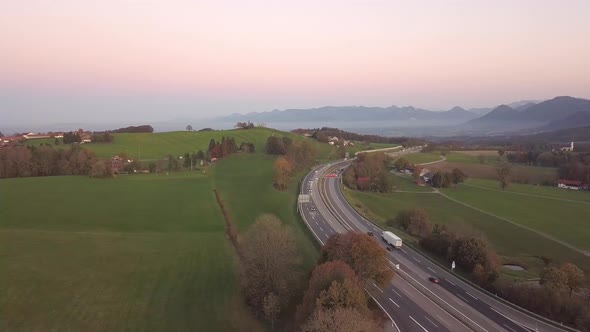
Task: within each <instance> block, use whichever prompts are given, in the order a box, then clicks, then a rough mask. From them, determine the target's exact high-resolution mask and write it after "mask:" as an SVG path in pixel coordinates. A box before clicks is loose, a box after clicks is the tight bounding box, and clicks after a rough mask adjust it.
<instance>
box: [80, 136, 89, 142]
mask: <svg viewBox="0 0 590 332" xmlns="http://www.w3.org/2000/svg"><path fill="white" fill-rule="evenodd" d="M80 139H81V143H92V136H90V135H89V134H83V135H80Z"/></svg>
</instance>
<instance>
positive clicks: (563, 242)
mask: <svg viewBox="0 0 590 332" xmlns="http://www.w3.org/2000/svg"><path fill="white" fill-rule="evenodd" d="M438 193H439V194H440V195H441V196H443V197H445V198H446V199H448V200H451V201H453V202H455V203H458V204H461V205H463V206H466V207H468V208H470V209H473V210H475V211H478V212H481V213H483V214H487V215H488V216H492V217H494V218H497V219H500V220H502V221H505V222H507V223H509V224H512V225H514V226H518V227H520V228H522V229H525V230H527V231H529V232H533V233H535V234H537V235H540V236H542V237H544V238H546V239H548V240H551V241H553V242H556V243H558V244H561V245H562V246H564V247H567V248H569V249H572V250H574V251H577V252H578V253H580V254H582V255H584V256H587V257H588V256H590V252H587V251H584V250H582V249H579V248H577V247H574V246H573V245H571V244H569V243H567V242H565V241H563V240H559V239H557V238H555V237H553V236H551V235H549V234H546V233H543V232H541V231H538V230H536V229H533V228H530V227H528V226H525V225H522V224H520V223H517V222H515V221H512V220H510V219H507V218H504V217H500V216H498V215H496V214H493V213H491V212H487V211H485V210H482V209H480V208H477V207H475V206H473V205H470V204H467V203H465V202H462V201H460V200H458V199H455V198H452V197H450V196H448V195H446V194H444V193H442V192H441V191H439V192H438Z"/></svg>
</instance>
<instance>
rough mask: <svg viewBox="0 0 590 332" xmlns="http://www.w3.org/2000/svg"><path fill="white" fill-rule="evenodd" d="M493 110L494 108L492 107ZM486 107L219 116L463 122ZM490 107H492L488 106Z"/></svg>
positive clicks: (334, 108) (228, 118)
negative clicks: (444, 109) (471, 109)
mask: <svg viewBox="0 0 590 332" xmlns="http://www.w3.org/2000/svg"><path fill="white" fill-rule="evenodd" d="M490 110H491V109H490ZM485 111H486V110H485V109H478V112H480V113H476V112H470V111H467V110H465V109H463V108H461V107H459V106H456V107H453V108H452V109H450V110H448V111H442V112H433V111H428V110H425V109H421V108H415V107H412V106H404V107H398V106H390V107H366V106H324V107H320V108H312V109H287V110H283V111H281V110H273V111H271V112H260V113H248V114H232V115H229V116H225V117H222V118H217V119H216V120H224V121H235V122H237V121H252V122H265V123H266V122H270V123H275V122H306V121H308V122H316V121H327V122H328V123H330V122H334V121H335V122H339V121H346V122H350V121H363V122H371V121H379V122H396V121H441V123H446V124H448V123H461V122H465V121H469V120H471V119H475V118H478V117H479V116H481V114H482V113H485ZM487 111H489V110H487Z"/></svg>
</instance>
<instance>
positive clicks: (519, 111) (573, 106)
mask: <svg viewBox="0 0 590 332" xmlns="http://www.w3.org/2000/svg"><path fill="white" fill-rule="evenodd" d="M585 125H590V100H586V99H580V98H573V97H566V96H564V97H555V98H553V99H551V100H546V101H543V102H540V103H538V104H522V105H519V106H518V107H516V108H513V107H510V106H508V105H500V106H498V107H496V108H495V109H494V110H492V111H491V112H489V113H487V114H485V115H484V116H482V117H480V118H477V119H472V120H470V121H468V122H467V123H465V124H464V125H462V126H461V127H462V128H464V129H465V128H467V129H471V130H476V129H477V130H479V131H483V132H487V133H488V134H489V133H492V132H509V131H515V130H522V129H529V130H530V129H534V130H537V131H551V130H557V129H566V128H574V127H581V126H585Z"/></svg>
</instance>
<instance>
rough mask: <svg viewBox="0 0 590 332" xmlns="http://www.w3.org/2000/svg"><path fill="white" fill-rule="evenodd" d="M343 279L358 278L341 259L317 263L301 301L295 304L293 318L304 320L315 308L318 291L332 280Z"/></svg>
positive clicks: (327, 285)
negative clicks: (295, 311) (295, 309)
mask: <svg viewBox="0 0 590 332" xmlns="http://www.w3.org/2000/svg"><path fill="white" fill-rule="evenodd" d="M344 279H351V280H358V281H359V282H360V280H359V279H358V276H357V275H356V273H355V272H354V271H353V270H352V268H351V267H350V266H348V265H347V264H346V263H344V262H343V261H338V260H337V261H331V262H326V263H323V264H320V265H317V266H316V267H315V268H314V269H313V271H312V273H311V277H310V278H309V283H308V286H307V290H306V291H305V293H304V295H303V302H302V303H301V304H300V305H298V306H297V313H296V315H295V317H296V318H295V320H296V322H297V323H298V324H302V323H303V322H305V321H306V320H307V319H308V318H309V316H310V315H311V314H312V313H313V312H314V310H315V308H316V300H317V298H318V296H319V295H320V293H321V292H322V291H323V290H325V289H327V288H328V287H329V286H330V284H331V283H332V282H333V281H343V280H344Z"/></svg>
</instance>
